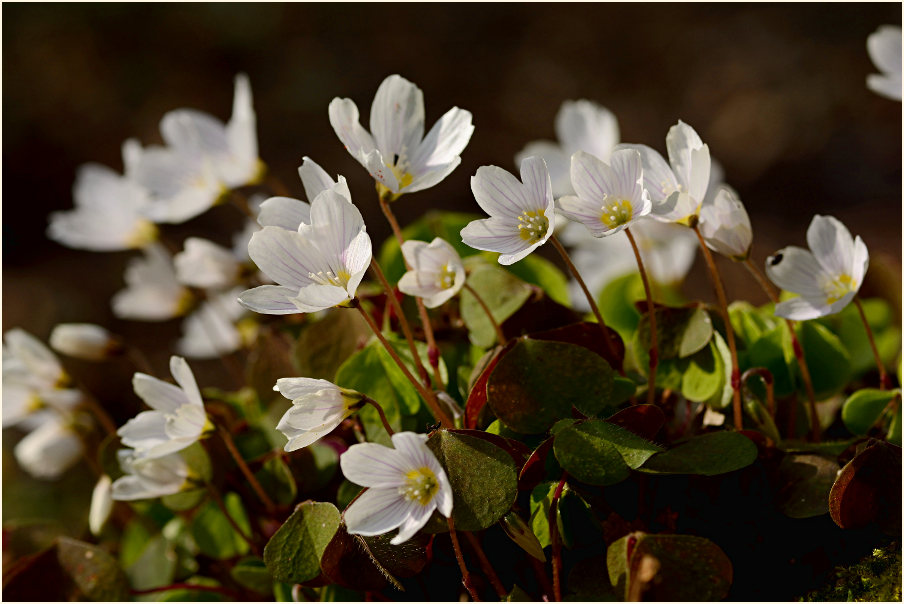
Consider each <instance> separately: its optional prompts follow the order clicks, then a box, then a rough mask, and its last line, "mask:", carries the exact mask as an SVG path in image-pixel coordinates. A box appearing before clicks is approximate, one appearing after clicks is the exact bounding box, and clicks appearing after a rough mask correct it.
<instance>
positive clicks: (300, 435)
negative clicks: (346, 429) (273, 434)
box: [276, 422, 336, 453]
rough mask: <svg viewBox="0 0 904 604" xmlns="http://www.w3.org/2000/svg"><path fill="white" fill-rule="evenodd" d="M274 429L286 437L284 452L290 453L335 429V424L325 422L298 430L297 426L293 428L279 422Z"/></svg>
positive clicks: (309, 444)
mask: <svg viewBox="0 0 904 604" xmlns="http://www.w3.org/2000/svg"><path fill="white" fill-rule="evenodd" d="M276 429H277V430H279V431H280V432H282V433H283V435H284V436H285V437H286V438H287V439H288V441H286V444H285V446H284V447H283V449H284V450H285V451H286V452H288V453H291V452H292V451H297V450H299V449H304V448H305V447H310V446H311V445H313V444H314V443H315V442H317V441H318V440H320V439H321V438H323V437H324V436H326V435H327V434H329V433H330V432H332V431H333V430H335V429H336V424H333V423H327V424H321V425H320V426H317V427H314V428H311V429H309V430H300V429H298V428H293V427H292V426H289V425H288V424H284V423H282V422H280V423H279V424H278V425H277V426H276Z"/></svg>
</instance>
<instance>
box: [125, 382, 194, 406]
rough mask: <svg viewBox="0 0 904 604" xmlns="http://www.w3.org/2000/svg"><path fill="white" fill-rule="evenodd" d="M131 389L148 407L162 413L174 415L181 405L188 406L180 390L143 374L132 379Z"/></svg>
mask: <svg viewBox="0 0 904 604" xmlns="http://www.w3.org/2000/svg"><path fill="white" fill-rule="evenodd" d="M132 388H133V389H134V390H135V394H137V395H138V397H139V398H140V399H141V400H143V401H144V403H145V404H146V405H147V406H148V407H150V408H151V409H156V410H157V411H162V412H163V413H175V411H176V409H178V408H179V407H181V406H182V405H187V404H189V399H188V396H187V395H186V394H185V391H183V390H182V389H181V388H179V387H178V386H174V385H173V384H170V383H168V382H164V381H163V380H161V379H158V378H155V377H153V376H150V375H147V374H144V373H136V374H135V375H134V376H133V377H132Z"/></svg>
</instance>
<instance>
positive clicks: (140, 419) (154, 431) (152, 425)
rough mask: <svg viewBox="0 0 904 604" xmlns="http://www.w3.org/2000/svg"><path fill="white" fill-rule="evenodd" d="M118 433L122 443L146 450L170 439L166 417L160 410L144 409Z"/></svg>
mask: <svg viewBox="0 0 904 604" xmlns="http://www.w3.org/2000/svg"><path fill="white" fill-rule="evenodd" d="M116 433H117V434H118V435H119V437H120V439H121V440H122V444H124V445H125V446H127V447H132V448H134V449H138V450H146V449H149V448H151V447H154V446H156V445H158V444H160V443H163V442H167V441H168V440H169V436H167V434H166V418H165V417H164V415H163V413H161V412H160V411H142V412H141V413H139V414H138V415H136V416H135V417H133V418H132V419H130V420H129V421H127V422H126V423H125V425H123V426H122V427H121V428H120V429H119V430H117V431H116Z"/></svg>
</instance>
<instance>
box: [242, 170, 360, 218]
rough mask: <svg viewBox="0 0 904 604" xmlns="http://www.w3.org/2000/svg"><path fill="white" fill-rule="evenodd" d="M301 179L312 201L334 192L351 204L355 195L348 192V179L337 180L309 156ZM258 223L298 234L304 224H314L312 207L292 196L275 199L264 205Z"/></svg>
mask: <svg viewBox="0 0 904 604" xmlns="http://www.w3.org/2000/svg"><path fill="white" fill-rule="evenodd" d="M298 174H299V176H301V184H302V185H303V186H304V194H305V196H306V197H307V198H308V199H314V198H315V197H317V196H318V195H320V194H321V193H322V192H324V191H326V190H328V189H329V190H332V191H334V192H336V193H338V194H339V195H341V196H342V197H344V198H345V199H346V200H348V202H349V203H351V202H352V195H351V193H350V192H349V190H348V183H346V181H345V177H344V176H340V177H339V178H338V179H337V180H333V179H332V177H330V175H329V174H327V172H326V170H324V169H323V168H321V167H320V166H319V165H318V164H317V163H316V162H315V161H314V160H313V159H311V158H310V157H305V158H304V161H303V162H302V164H301V166H300V167H299V168H298ZM257 222H258V223H259V224H260V225H261V226H278V227H281V228H283V229H288V230H290V231H297V230H298V226H299V225H300V224H301V223H305V224H310V222H311V205H310V204H309V203H308V202H306V201H301V200H300V199H293V198H291V197H271V198H270V199H268V200H266V201H265V202H264V203H263V204H261V210H260V213H259V214H258V216H257Z"/></svg>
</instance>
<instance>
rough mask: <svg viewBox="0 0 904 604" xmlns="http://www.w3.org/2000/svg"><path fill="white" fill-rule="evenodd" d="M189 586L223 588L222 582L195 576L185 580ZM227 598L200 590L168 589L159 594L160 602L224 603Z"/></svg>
mask: <svg viewBox="0 0 904 604" xmlns="http://www.w3.org/2000/svg"><path fill="white" fill-rule="evenodd" d="M185 583H188V584H189V585H205V586H207V587H221V585H220V582H219V581H217V580H216V579H211V578H210V577H201V576H194V577H189V578H188V579H186V580H185ZM225 600H226V596H225V595H224V594H221V593H216V592H211V591H206V590H200V589H190V588H184V589H168V590H166V591H164V592H160V593H159V594H158V598H157V601H159V602H223V601H225Z"/></svg>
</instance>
